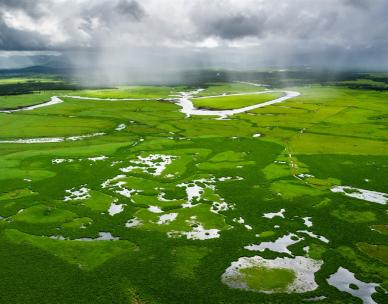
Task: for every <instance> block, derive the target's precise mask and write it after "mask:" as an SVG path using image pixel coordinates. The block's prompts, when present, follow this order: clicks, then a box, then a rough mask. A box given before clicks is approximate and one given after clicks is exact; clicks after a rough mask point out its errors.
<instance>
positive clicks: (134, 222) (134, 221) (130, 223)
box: [125, 217, 142, 228]
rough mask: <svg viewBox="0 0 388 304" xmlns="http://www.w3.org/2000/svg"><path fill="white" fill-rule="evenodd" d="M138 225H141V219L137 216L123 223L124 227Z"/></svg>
mask: <svg viewBox="0 0 388 304" xmlns="http://www.w3.org/2000/svg"><path fill="white" fill-rule="evenodd" d="M140 225H142V221H141V220H140V219H138V218H137V217H134V218H132V219H130V220H128V222H126V223H125V227H127V228H135V227H138V226H140Z"/></svg>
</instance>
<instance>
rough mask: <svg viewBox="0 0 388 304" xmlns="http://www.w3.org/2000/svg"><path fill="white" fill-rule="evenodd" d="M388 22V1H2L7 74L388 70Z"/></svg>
mask: <svg viewBox="0 0 388 304" xmlns="http://www.w3.org/2000/svg"><path fill="white" fill-rule="evenodd" d="M387 16H388V1H387V0H0V68H1V65H3V68H4V67H7V62H8V66H9V65H10V63H12V62H13V64H14V65H15V64H16V65H17V63H18V60H17V58H19V59H20V61H23V64H24V65H26V64H32V63H33V60H31V63H28V60H27V59H28V58H33V57H34V56H35V55H46V56H65V57H66V58H67V59H69V60H70V61H71V63H72V64H73V65H75V66H77V65H78V66H82V65H85V66H89V65H95V66H99V67H102V68H108V67H112V66H114V67H134V66H135V67H136V68H141V67H143V68H147V69H148V68H151V67H153V68H154V69H162V68H171V69H174V68H176V69H179V68H183V67H189V68H191V67H199V68H203V67H214V66H220V67H226V68H242V69H243V68H259V67H266V66H299V65H316V66H332V67H336V66H339V67H349V68H352V67H356V68H363V67H365V68H371V69H373V68H381V69H383V68H387V69H388V39H386V35H387V33H388V18H387ZM15 58H16V59H15ZM21 58H23V60H21ZM26 58H27V59H26ZM26 60H27V61H26Z"/></svg>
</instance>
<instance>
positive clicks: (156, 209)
mask: <svg viewBox="0 0 388 304" xmlns="http://www.w3.org/2000/svg"><path fill="white" fill-rule="evenodd" d="M147 210H148V211H149V212H152V213H163V210H162V209H160V207H158V206H149V207H148V209H147Z"/></svg>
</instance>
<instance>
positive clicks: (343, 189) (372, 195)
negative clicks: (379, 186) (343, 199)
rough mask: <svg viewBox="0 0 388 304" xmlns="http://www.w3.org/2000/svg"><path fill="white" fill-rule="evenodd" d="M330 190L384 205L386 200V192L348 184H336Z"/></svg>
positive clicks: (387, 195)
mask: <svg viewBox="0 0 388 304" xmlns="http://www.w3.org/2000/svg"><path fill="white" fill-rule="evenodd" d="M331 191H332V192H334V193H343V194H345V195H346V196H349V197H354V198H357V199H360V200H364V201H367V202H371V203H376V204H381V205H385V204H387V202H388V194H387V193H383V192H377V191H371V190H365V189H359V188H353V187H350V186H337V187H334V188H332V189H331Z"/></svg>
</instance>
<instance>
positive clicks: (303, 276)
mask: <svg viewBox="0 0 388 304" xmlns="http://www.w3.org/2000/svg"><path fill="white" fill-rule="evenodd" d="M322 264H323V262H322V261H316V260H312V259H309V258H305V257H300V256H297V257H295V258H276V259H274V260H267V259H264V258H262V257H260V256H254V257H241V258H239V259H238V261H236V262H232V264H231V266H230V267H228V268H227V269H226V270H225V272H224V274H223V275H222V276H221V280H222V282H223V283H224V284H226V285H228V286H229V287H231V288H237V289H244V290H250V291H256V292H263V293H284V292H287V293H304V292H308V291H313V290H315V289H317V288H318V285H317V283H316V282H315V273H316V272H317V271H319V270H320V268H321V266H322Z"/></svg>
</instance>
